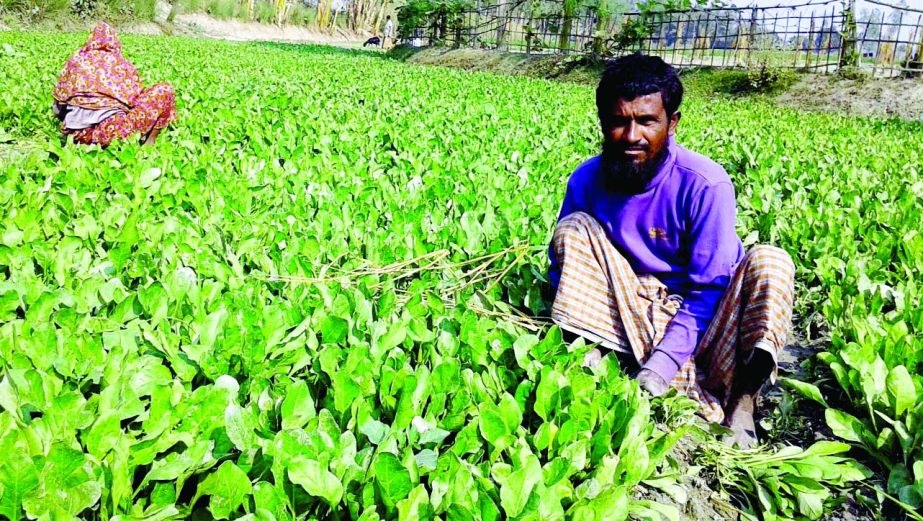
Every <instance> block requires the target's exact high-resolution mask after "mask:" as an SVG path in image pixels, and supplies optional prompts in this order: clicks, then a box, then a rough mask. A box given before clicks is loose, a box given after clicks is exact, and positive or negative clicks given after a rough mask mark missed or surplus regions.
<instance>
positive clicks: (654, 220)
mask: <svg viewBox="0 0 923 521" xmlns="http://www.w3.org/2000/svg"><path fill="white" fill-rule="evenodd" d="M600 175H601V174H600V158H599V157H598V156H597V157H594V158H592V159H590V160H588V161H586V162H585V163H583V164H582V165H580V166H579V167H577V170H575V171H574V173H573V174H572V175H571V177H570V180H569V181H568V183H567V193H566V194H565V196H564V203H563V204H562V206H561V213H560V214H559V215H558V220H560V219H562V218H564V217H566V216H567V215H570V214H572V213H575V212H585V213H587V214H589V215H591V216H592V217H593V218H595V219H596V220H597V221H598V222H599V223H600V224H601V225H602V227H603V228H604V229H605V230H606V233H607V234H608V236H609V240H610V241H611V242H612V244H613V245H615V247H616V248H617V249H618V250H619V252H621V253H622V255H623V256H624V257H625V258H626V259H627V260H628V262H629V263H630V264H631V267H632V269H634V271H635V273H639V274H641V273H649V274H652V275H654V276H656V277H657V278H658V279H660V281H661V282H663V283H664V284H665V285H666V286H667V288H668V290H669V291H670V293H671V294H676V295H679V296H681V297H682V298H683V303H682V305H681V306H680V309H679V311H678V312H677V314H676V316H675V317H674V318H673V320H672V321H671V322H670V324H669V326H667V331H666V333H665V334H664V337H663V340H661V342H660V344H659V345H657V346H655V349H654V352H653V354H652V355H651V357H650V358H649V359H648V360H647V361H646V362H645V364H644V367H646V368H648V369H651V370H653V371H655V372H656V373H657V374H659V375H660V376H661V377H663V379H664V380H665V381H667V382H669V381H671V380H672V379H673V377H674V376H675V375H676V373H677V371H678V370H679V368H680V366H682V365H683V364H684V363H685V362H686V361H687V360H689V358H690V357H691V356H692V355H693V353H694V352H695V348H696V346H697V345H698V343H699V341H700V340H701V338H702V336H703V335H704V333H705V331H706V330H707V329H708V325H709V324H710V323H711V320H712V318H714V316H715V311H716V308H717V306H718V302H719V301H720V300H721V296H722V295H723V293H724V291H725V290H726V289H727V287H728V284H729V283H730V279H731V278H732V277H733V275H734V272H735V270H736V268H737V265H738V264H739V263H740V261H741V260H742V259H743V256H744V249H743V245H742V244H741V242H740V238H739V237H738V236H737V232H736V230H735V228H734V223H735V219H736V214H737V204H736V200H735V198H734V187H733V185H732V184H731V180H730V178H729V177H728V175H727V172H725V171H724V169H723V168H721V166H719V165H718V164H717V163H715V162H714V161H712V160H710V159H708V158H706V157H704V156H702V155H699V154H696V153H695V152H691V151H689V150H687V149H685V148H683V147H681V146H679V145H677V144H676V143H675V142H673V140H672V139H671V140H670V144H669V150H668V156H667V158H666V159H665V160H664V163H663V165H662V166H661V168H660V169H659V170H658V172H657V174H656V175H655V176H654V178H653V179H652V180H651V181H650V182H649V183H648V184H647V187H646V188H645V191H644V192H642V193H640V194H637V195H628V194H622V193H615V192H612V191H609V190H606V189H605V188H604V186H603V184H602V182H601V178H600ZM550 253H551V268H550V270H549V276H550V279H551V283H552V285H553V286H554V287H555V288H557V286H558V281H559V280H560V277H561V266H560V265H559V263H558V262H557V259H556V258H555V255H554V252H553V251H552V252H550Z"/></svg>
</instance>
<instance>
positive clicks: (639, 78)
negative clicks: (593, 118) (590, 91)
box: [596, 53, 683, 119]
mask: <svg viewBox="0 0 923 521" xmlns="http://www.w3.org/2000/svg"><path fill="white" fill-rule="evenodd" d="M656 92H659V93H660V96H661V97H662V98H663V106H664V108H666V109H667V116H672V115H673V114H675V113H676V112H677V111H679V105H680V103H682V102H683V84H682V83H681V82H680V81H679V75H678V74H677V73H676V69H674V68H673V67H671V66H670V65H669V64H667V63H666V62H665V61H663V60H661V59H660V58H658V57H657V56H647V55H644V54H640V53H635V54H629V55H627V56H621V57H619V58H616V59H614V60H612V61H610V62H609V63H607V64H606V69H605V70H604V71H603V74H602V78H600V80H599V86H597V87H596V110H597V111H598V113H599V116H600V119H602V117H603V116H605V115H608V114H609V112H610V111H611V110H612V107H614V106H615V104H616V102H618V100H620V99H621V100H626V101H631V100H633V99H635V98H639V97H641V96H645V95H647V94H654V93H656Z"/></svg>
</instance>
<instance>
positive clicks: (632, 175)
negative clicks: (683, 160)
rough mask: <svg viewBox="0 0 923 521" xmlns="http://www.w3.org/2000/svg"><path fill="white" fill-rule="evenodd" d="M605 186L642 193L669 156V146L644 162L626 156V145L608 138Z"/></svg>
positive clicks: (603, 169) (604, 144) (633, 193)
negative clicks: (636, 161) (637, 161)
mask: <svg viewBox="0 0 923 521" xmlns="http://www.w3.org/2000/svg"><path fill="white" fill-rule="evenodd" d="M601 158H602V176H603V187H604V188H605V189H606V190H607V191H609V192H620V193H625V194H631V195H635V194H640V193H641V192H643V191H644V189H645V188H646V187H647V183H649V182H650V181H651V179H653V178H654V176H655V175H657V171H658V170H659V169H660V166H661V165H662V164H663V162H664V160H665V159H666V158H667V147H663V148H662V149H660V150H659V151H658V152H657V154H656V155H654V156H653V157H651V158H649V159H647V160H646V161H644V162H642V163H635V161H634V160H633V159H632V158H630V157H626V156H625V154H624V146H623V145H621V144H619V143H614V142H612V141H609V140H608V139H606V140H604V141H603V150H602V157H601Z"/></svg>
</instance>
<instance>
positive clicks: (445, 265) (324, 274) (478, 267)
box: [264, 242, 549, 332]
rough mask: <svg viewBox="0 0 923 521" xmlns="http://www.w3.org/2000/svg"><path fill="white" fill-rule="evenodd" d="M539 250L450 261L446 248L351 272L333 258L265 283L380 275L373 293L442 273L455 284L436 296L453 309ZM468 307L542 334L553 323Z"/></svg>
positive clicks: (344, 281) (499, 306)
mask: <svg viewBox="0 0 923 521" xmlns="http://www.w3.org/2000/svg"><path fill="white" fill-rule="evenodd" d="M542 249H544V248H542ZM537 250H538V248H537V247H535V246H531V245H529V244H527V243H523V242H516V243H514V244H513V245H512V246H510V247H508V248H505V249H503V250H500V251H498V252H494V253H489V254H485V255H480V256H478V257H472V258H470V259H467V260H464V261H456V262H446V260H447V258H448V257H449V255H450V252H449V250H446V249H442V250H436V251H433V252H430V253H427V254H426V255H421V256H419V257H415V258H413V259H409V260H406V261H401V262H395V263H391V264H388V265H386V266H382V267H376V266H373V265H371V264H367V265H365V266H362V267H359V268H356V269H351V270H340V269H339V268H336V267H335V266H334V264H336V263H337V262H339V260H340V259H341V258H342V256H340V257H337V258H336V259H333V260H332V261H331V262H330V263H329V264H327V265H324V266H323V267H322V268H321V269H320V270H319V273H318V275H317V276H315V277H300V276H286V275H278V276H272V277H267V278H265V279H264V280H265V281H267V282H285V283H289V284H308V285H315V284H330V283H336V284H340V285H343V286H348V285H350V284H352V283H354V282H355V281H356V280H358V279H360V278H362V277H366V276H377V277H380V278H381V280H379V281H378V282H377V283H375V284H372V285H370V286H368V288H369V289H370V290H378V289H381V288H382V287H383V286H384V284H385V283H386V282H388V281H391V282H395V281H398V280H403V279H408V278H411V277H414V276H417V275H419V274H422V273H425V272H441V273H444V274H446V275H448V276H449V277H450V278H451V279H453V283H451V284H448V285H446V286H444V287H442V288H440V289H438V290H437V291H436V294H438V295H439V297H440V298H441V299H442V300H443V301H444V302H446V304H447V305H448V306H449V307H454V306H455V296H456V295H457V294H459V293H460V292H461V291H463V290H465V289H468V288H473V287H475V286H476V285H478V284H487V288H486V290H485V291H490V290H491V289H493V288H494V286H496V285H497V284H499V283H500V281H501V280H503V278H504V277H506V275H507V274H509V272H510V271H512V269H513V268H515V267H516V266H518V265H519V263H520V262H522V260H523V259H525V258H526V257H527V256H528V255H530V254H532V253H534V252H535V251H537ZM508 255H515V258H514V259H513V260H512V262H510V263H508V264H506V265H505V266H496V265H495V264H496V263H497V262H498V261H500V260H502V259H504V258H506V257H507V256H508ZM459 270H461V273H458V271H459ZM394 291H395V293H397V294H398V304H400V305H403V304H406V303H407V301H408V300H410V298H411V295H409V294H408V293H407V291H406V290H403V289H400V288H396V289H395V290H394ZM466 307H467V308H468V309H470V310H471V311H473V312H475V313H477V314H479V315H483V316H486V317H489V318H494V319H497V320H504V321H507V322H511V323H513V324H515V325H518V326H520V327H522V328H523V329H526V330H528V331H533V332H538V331H541V330H543V329H545V328H546V327H548V325H549V322H548V321H547V320H545V319H542V318H539V317H532V316H529V315H526V314H525V313H522V312H521V311H519V310H517V309H515V308H513V307H511V306H509V305H507V304H505V303H502V302H498V303H496V304H495V308H496V309H487V308H486V307H484V306H483V305H481V304H480V302H470V303H468V304H467V306H466Z"/></svg>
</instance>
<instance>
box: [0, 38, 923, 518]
mask: <svg viewBox="0 0 923 521" xmlns="http://www.w3.org/2000/svg"><path fill="white" fill-rule="evenodd" d="M84 37H85V36H84V35H75V34H64V35H62V34H33V33H11V32H0V71H2V73H0V210H2V215H3V220H2V221H0V518H8V519H12V520H19V519H48V520H58V519H74V518H81V519H106V520H110V519H111V520H147V521H157V520H165V519H185V518H193V519H251V520H260V521H266V520H282V519H296V518H297V519H323V520H328V519H331V520H332V519H340V520H346V519H361V520H373V519H401V520H415V519H440V520H446V521H448V520H453V521H454V520H473V519H485V520H499V519H518V520H539V519H542V520H551V519H577V520H598V521H602V520H617V519H627V518H629V517H630V518H632V519H649V520H657V519H666V520H673V519H681V518H684V516H685V507H684V506H683V501H682V499H683V498H684V497H685V495H686V491H685V489H684V487H688V484H684V483H685V481H684V479H683V475H682V474H683V473H682V472H679V471H678V470H677V469H678V468H679V467H678V465H679V462H678V458H677V456H676V454H675V452H674V449H675V448H676V446H677V444H679V443H684V441H683V440H686V439H692V438H695V439H697V440H698V447H699V448H698V449H697V451H696V454H697V456H696V460H695V463H696V464H697V465H699V466H704V467H705V470H704V471H703V472H704V474H703V475H706V476H711V477H712V481H713V482H714V483H715V487H716V490H719V491H720V492H721V493H722V494H723V497H724V498H725V500H726V501H727V502H729V503H731V504H733V505H735V507H736V508H738V509H740V514H741V516H743V517H745V518H753V519H766V520H771V519H820V518H823V517H824V516H826V515H828V514H830V513H831V512H834V511H836V510H838V509H840V508H841V506H840V504H841V503H842V502H843V501H844V499H845V498H847V497H853V498H860V499H861V501H859V502H860V503H861V505H860V506H861V510H862V511H863V512H870V513H871V514H872V515H879V516H893V517H892V518H898V517H903V516H907V517H908V518H910V517H914V516H916V517H914V518H916V519H920V517H919V515H918V514H914V510H919V509H920V508H923V376H921V372H923V298H921V296H923V287H921V286H923V277H921V274H920V273H921V271H920V268H921V266H923V231H921V228H923V226H921V225H923V216H921V215H923V124H920V123H908V122H899V121H888V122H882V121H877V120H866V119H856V118H849V117H843V116H825V115H812V114H805V113H800V112H795V111H789V110H785V109H780V108H777V107H774V106H772V105H769V104H768V103H766V102H764V101H760V100H756V99H708V98H706V97H704V96H697V95H696V94H695V93H694V92H693V93H692V94H691V95H690V96H688V99H687V101H686V102H685V105H684V109H683V119H682V121H681V123H680V130H679V140H680V142H682V143H684V144H685V145H686V146H688V147H689V148H692V149H693V150H697V151H699V152H702V153H704V154H707V155H710V156H711V157H713V158H714V159H715V160H716V161H718V162H719V163H721V164H722V165H724V166H725V168H726V169H727V170H728V172H729V173H730V174H731V176H732V178H733V180H734V182H735V185H736V188H737V193H738V204H739V207H740V211H739V216H738V226H739V233H740V236H741V237H743V238H745V244H747V245H752V244H755V243H757V242H760V243H771V244H774V245H777V246H780V247H782V248H784V249H786V250H787V251H788V252H790V253H791V255H792V257H793V259H794V260H795V263H796V266H797V282H796V290H797V301H796V309H795V313H796V323H795V326H796V331H795V334H794V337H795V338H796V339H797V340H798V341H804V342H806V343H810V344H812V345H818V346H819V349H820V350H821V351H822V352H821V353H820V354H818V355H817V358H816V361H815V363H814V368H813V373H812V374H815V375H816V378H813V379H812V380H811V383H807V382H797V381H789V382H787V385H788V387H789V388H791V389H792V391H791V392H792V393H794V394H795V395H797V396H800V397H801V398H800V400H802V401H803V402H804V403H809V402H811V401H813V402H818V403H820V404H823V407H825V408H826V411H825V413H823V414H824V419H825V422H826V425H827V427H826V428H827V429H828V431H829V432H828V435H829V436H828V437H829V439H825V440H823V441H818V442H817V443H814V444H813V445H812V444H811V443H812V442H813V441H814V440H812V439H806V440H805V444H804V446H802V447H782V446H778V444H777V445H772V446H769V447H765V448H763V449H761V450H759V451H752V452H742V451H733V450H730V449H724V448H722V446H721V445H720V444H719V443H718V442H716V441H715V435H714V433H713V432H711V429H709V428H707V427H704V426H703V425H702V424H701V423H699V422H696V421H694V420H693V416H692V415H693V412H694V406H692V405H690V402H689V401H687V400H685V399H683V398H680V397H677V396H675V395H674V396H668V397H666V398H661V399H657V400H654V401H651V400H649V398H648V397H647V396H646V395H644V394H642V393H641V391H640V390H639V389H638V387H637V385H636V384H635V383H634V382H633V381H631V380H630V379H628V378H627V377H626V376H624V375H623V374H622V373H621V372H620V370H619V369H618V366H617V364H615V363H614V362H612V363H603V364H602V365H601V366H600V367H598V368H596V369H594V370H592V371H591V370H589V369H585V368H582V367H581V362H582V358H583V353H584V352H586V350H588V349H589V348H590V346H588V345H584V344H583V343H582V342H580V341H578V342H576V343H573V344H568V343H566V342H564V341H563V339H562V335H561V332H560V331H559V330H558V329H557V328H554V327H548V325H547V324H546V323H544V322H542V321H541V320H538V319H535V318H534V317H533V316H534V315H538V314H540V312H541V310H542V309H543V308H544V307H545V306H546V303H544V302H543V301H542V293H541V284H542V283H543V282H544V272H545V269H546V267H547V259H546V253H545V252H546V246H547V244H548V241H549V239H550V236H551V231H552V229H553V226H554V223H555V218H556V214H557V211H558V208H559V205H560V200H561V197H562V196H563V190H564V187H565V180H566V178H567V176H568V174H569V173H570V172H571V171H572V170H573V168H574V167H575V166H576V165H578V164H579V163H580V162H581V161H582V160H583V159H585V158H587V157H589V156H591V155H593V154H595V153H596V150H597V148H598V137H597V133H598V130H597V123H596V120H595V107H594V104H593V97H592V96H593V91H592V88H590V87H587V86H580V85H571V84H564V83H554V82H546V81H538V80H527V79H521V78H513V77H503V76H494V75H487V74H472V73H465V72H460V71H455V70H450V69H442V68H421V67H417V66H413V65H406V64H402V63H398V62H395V61H391V60H388V59H385V58H381V57H377V56H375V57H373V56H369V55H366V54H362V53H355V52H354V53H350V52H345V51H339V50H334V49H327V48H322V47H309V46H285V45H275V44H239V43H228V42H215V41H207V40H193V39H182V38H164V37H160V38H154V37H131V36H128V37H125V38H124V40H123V43H124V46H125V54H126V56H127V57H128V58H129V59H130V60H132V61H133V62H134V63H135V64H136V65H137V66H138V68H139V70H140V72H141V75H142V78H143V79H144V80H145V82H147V83H148V84H150V83H154V82H159V81H169V82H171V83H172V84H173V86H174V87H175V88H176V90H177V105H178V118H179V119H178V121H177V123H176V124H174V125H173V126H171V127H170V128H168V129H167V130H166V131H165V132H164V133H163V134H162V135H161V137H160V139H159V141H158V142H157V144H156V146H155V147H153V148H140V147H139V146H138V145H137V144H136V143H134V142H132V143H120V144H116V145H114V146H112V147H110V148H108V149H106V150H101V149H99V148H96V147H76V146H72V145H67V144H64V143H62V141H61V139H60V137H59V135H58V128H57V123H56V121H55V120H54V118H53V116H52V114H51V108H50V104H51V89H52V86H53V83H54V80H55V78H56V76H57V74H58V72H59V71H60V68H61V66H62V65H63V63H64V62H65V60H66V59H67V57H68V56H69V55H70V53H71V52H73V51H74V50H75V49H77V48H78V47H79V46H80V45H81V44H82V42H83V40H84ZM860 462H861V463H860ZM639 486H641V487H644V489H645V490H652V489H658V490H662V491H664V492H666V493H667V495H669V496H670V497H672V498H674V500H675V501H671V502H664V501H657V500H654V499H651V498H649V497H646V496H645V495H644V494H639V493H638V491H639V490H640V488H639Z"/></svg>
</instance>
